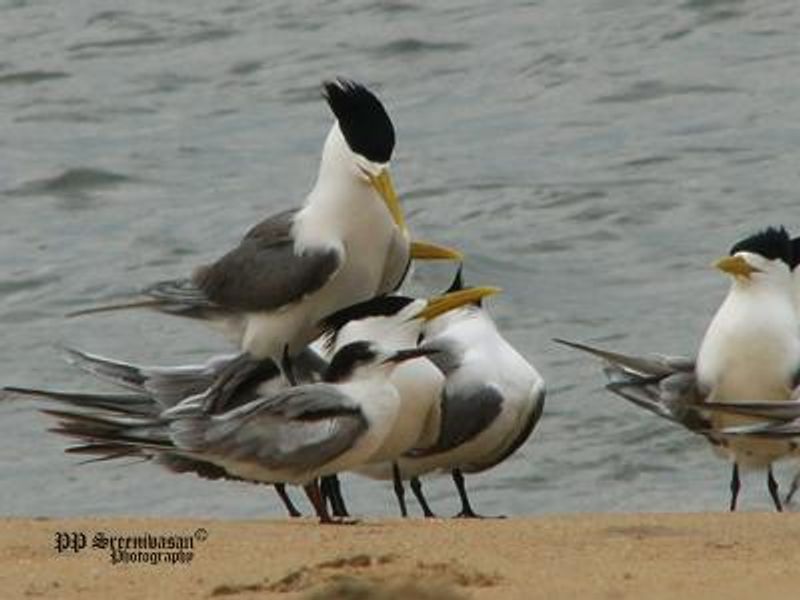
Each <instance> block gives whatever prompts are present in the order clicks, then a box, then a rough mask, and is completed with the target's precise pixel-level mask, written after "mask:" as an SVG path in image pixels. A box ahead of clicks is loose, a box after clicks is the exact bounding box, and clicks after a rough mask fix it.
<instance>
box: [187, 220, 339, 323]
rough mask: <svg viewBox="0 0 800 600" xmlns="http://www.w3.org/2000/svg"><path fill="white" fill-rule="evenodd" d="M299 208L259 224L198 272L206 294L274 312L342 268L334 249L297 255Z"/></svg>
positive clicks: (230, 305)
mask: <svg viewBox="0 0 800 600" xmlns="http://www.w3.org/2000/svg"><path fill="white" fill-rule="evenodd" d="M296 213H297V211H296V210H287V211H283V212H281V213H278V214H276V215H273V216H271V217H269V218H267V219H265V220H263V221H261V222H260V223H258V224H257V225H255V226H254V227H253V228H252V229H251V230H250V231H249V232H248V233H247V235H245V237H244V238H243V239H242V241H241V242H240V244H239V245H238V246H237V247H236V248H234V249H233V250H231V251H230V252H228V253H227V254H226V255H225V256H223V257H222V258H220V259H219V260H217V261H216V262H215V263H212V264H211V265H206V266H203V267H200V268H198V269H196V270H195V272H194V274H193V275H192V282H193V283H194V285H195V286H196V287H197V289H198V290H199V291H201V292H202V294H203V296H204V298H206V299H207V300H208V301H210V302H212V303H214V304H216V305H219V306H222V307H224V308H226V309H233V310H242V311H264V310H273V309H276V308H279V307H281V306H285V305H287V304H290V303H292V302H295V301H297V300H300V299H301V298H303V297H304V296H306V295H308V294H311V293H313V292H315V291H317V290H318V289H320V288H321V287H323V286H324V285H325V284H326V283H327V282H328V281H329V280H330V279H331V277H333V275H334V274H335V273H336V272H337V271H338V269H339V267H340V266H341V262H342V256H341V255H340V254H339V253H338V252H337V251H336V250H334V249H332V248H315V249H307V250H305V251H304V252H303V253H302V254H296V253H295V246H294V238H293V237H292V235H291V230H292V224H293V222H294V217H295V215H296Z"/></svg>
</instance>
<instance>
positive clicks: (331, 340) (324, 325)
mask: <svg viewBox="0 0 800 600" xmlns="http://www.w3.org/2000/svg"><path fill="white" fill-rule="evenodd" d="M413 301H414V298H409V297H408V296H377V297H376V298H372V299H371V300H365V301H364V302H359V303H358V304H353V305H351V306H348V307H347V308H343V309H342V310H338V311H336V312H335V313H333V314H331V315H328V316H327V317H325V318H324V319H323V320H322V321H320V324H319V325H320V328H321V329H322V335H323V336H324V338H325V345H326V347H327V348H328V349H329V350H330V349H331V348H332V347H333V346H335V345H336V336H337V335H339V331H341V330H342V328H343V327H344V326H345V325H347V324H348V323H349V322H350V321H360V320H361V319H366V318H368V317H388V316H390V315H394V314H397V313H398V312H400V311H401V310H403V309H404V308H405V307H406V306H408V305H409V304H411V303H412V302H413Z"/></svg>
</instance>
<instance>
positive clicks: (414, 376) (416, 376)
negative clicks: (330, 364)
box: [323, 287, 500, 517]
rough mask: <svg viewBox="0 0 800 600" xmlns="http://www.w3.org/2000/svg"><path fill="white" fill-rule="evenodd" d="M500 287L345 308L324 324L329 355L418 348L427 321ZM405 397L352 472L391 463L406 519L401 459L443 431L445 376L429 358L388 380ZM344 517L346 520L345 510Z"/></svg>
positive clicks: (336, 499) (335, 498) (338, 505)
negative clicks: (360, 346) (350, 349)
mask: <svg viewBox="0 0 800 600" xmlns="http://www.w3.org/2000/svg"><path fill="white" fill-rule="evenodd" d="M499 291H500V290H499V288H495V287H474V288H467V289H459V290H450V291H448V292H446V293H445V294H443V295H442V296H438V297H433V298H429V299H418V298H411V297H409V296H402V295H392V296H383V297H379V298H374V299H372V300H368V301H366V302H361V303H359V304H356V305H354V306H351V307H348V308H346V309H344V310H341V311H339V312H337V313H334V314H333V315H331V316H329V317H328V318H327V319H325V321H324V322H323V329H324V333H323V336H324V338H326V341H327V347H328V349H329V351H330V352H334V353H335V352H336V351H338V349H340V348H342V347H344V346H346V345H347V344H350V343H353V342H355V341H369V342H375V343H380V345H381V346H382V347H383V348H385V349H387V350H400V349H402V348H409V347H414V346H416V345H417V342H418V340H419V339H420V337H422V335H423V329H424V327H425V324H426V323H427V322H430V321H431V320H433V319H435V318H437V317H439V316H440V315H443V314H445V313H447V312H449V311H452V310H456V309H458V307H460V306H463V305H465V304H471V303H474V302H477V301H479V300H480V299H481V298H484V297H486V296H489V295H491V294H495V293H497V292H499ZM389 381H390V382H391V383H392V384H393V385H394V386H395V388H397V391H398V392H399V394H400V398H401V401H402V403H401V407H400V410H399V412H398V415H397V419H396V420H395V421H394V424H393V425H392V428H391V431H390V432H389V433H388V434H387V435H386V437H385V439H384V441H383V443H382V444H381V446H380V447H379V448H378V449H377V450H376V451H375V452H374V453H373V454H372V456H371V457H370V459H369V462H368V463H367V464H366V465H364V466H359V467H356V468H354V469H352V471H353V472H355V473H361V474H364V475H366V476H370V474H371V473H372V469H371V466H370V465H375V464H381V463H385V462H387V461H388V462H391V463H392V478H393V480H394V491H395V493H396V495H397V498H398V503H399V505H400V512H401V515H402V516H404V517H405V516H407V515H408V513H407V510H406V505H405V500H404V494H403V484H402V481H401V473H400V469H399V467H398V465H397V464H396V462H395V461H396V459H398V458H399V457H400V456H401V455H403V454H404V453H406V452H408V451H409V450H411V449H412V448H415V447H426V446H429V445H432V444H434V443H435V442H436V439H437V434H438V431H439V407H438V405H439V401H440V398H441V393H442V388H443V385H444V376H443V375H442V373H441V372H440V371H439V369H438V368H437V367H436V366H434V364H433V363H432V362H431V361H430V360H429V359H428V357H426V356H422V357H420V358H418V359H415V360H410V361H407V362H404V363H403V364H401V365H399V366H398V367H397V368H396V369H395V370H394V371H393V372H392V374H391V376H390V377H389ZM323 483H325V484H328V485H331V484H332V486H333V489H332V490H331V492H332V494H331V501H332V503H333V504H334V511H343V509H344V503H343V501H342V499H341V498H340V495H339V494H338V492H337V490H338V484H337V482H336V481H335V480H334V479H329V480H328V481H325V482H323ZM341 516H346V510H344V511H343V512H342V514H341Z"/></svg>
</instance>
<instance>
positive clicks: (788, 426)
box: [716, 419, 800, 439]
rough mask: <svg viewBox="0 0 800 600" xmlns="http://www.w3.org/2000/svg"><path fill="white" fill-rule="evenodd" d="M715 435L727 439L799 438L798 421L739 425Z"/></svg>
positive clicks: (799, 428)
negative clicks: (734, 437) (726, 437)
mask: <svg viewBox="0 0 800 600" xmlns="http://www.w3.org/2000/svg"><path fill="white" fill-rule="evenodd" d="M716 433H718V434H719V435H722V436H728V437H730V436H738V435H745V436H748V437H760V438H768V439H769V438H771V439H781V438H796V437H800V419H794V420H792V421H785V422H780V421H778V422H776V421H766V422H763V423H754V424H749V425H739V426H735V427H728V428H726V429H722V430H720V431H718V432H716Z"/></svg>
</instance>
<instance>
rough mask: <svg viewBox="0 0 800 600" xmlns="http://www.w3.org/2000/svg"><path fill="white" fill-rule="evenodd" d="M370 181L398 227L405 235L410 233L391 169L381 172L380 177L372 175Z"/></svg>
mask: <svg viewBox="0 0 800 600" xmlns="http://www.w3.org/2000/svg"><path fill="white" fill-rule="evenodd" d="M369 181H370V183H371V184H372V187H374V188H375V191H376V192H378V195H379V196H380V197H381V198H383V201H384V203H385V204H386V208H388V209H389V214H391V215H392V219H394V222H395V224H396V225H397V227H398V228H399V229H400V231H402V232H403V233H405V232H406V231H408V226H407V225H406V217H405V215H404V214H403V208H402V207H401V206H400V201H399V200H398V199H397V192H395V191H394V184H393V183H392V176H391V175H390V174H389V169H384V170H383V171H381V173H380V175H370V176H369Z"/></svg>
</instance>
